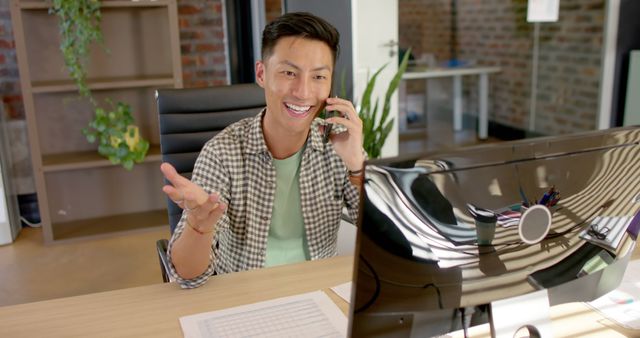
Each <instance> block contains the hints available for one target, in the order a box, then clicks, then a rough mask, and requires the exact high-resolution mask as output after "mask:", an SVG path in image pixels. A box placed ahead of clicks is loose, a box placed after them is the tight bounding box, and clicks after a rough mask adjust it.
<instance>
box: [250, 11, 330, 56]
mask: <svg viewBox="0 0 640 338" xmlns="http://www.w3.org/2000/svg"><path fill="white" fill-rule="evenodd" d="M287 36H298V37H301V38H305V39H312V40H319V41H322V42H324V43H326V44H327V46H329V48H330V49H331V53H332V54H333V63H334V64H335V62H336V58H337V57H338V43H339V42H340V33H338V30H337V29H336V28H335V27H333V26H332V25H331V24H330V23H328V22H327V21H325V20H324V19H322V18H319V17H317V16H315V15H313V14H311V13H305V12H297V13H287V14H284V15H282V16H281V17H279V18H277V19H275V20H274V21H272V22H271V23H269V24H268V25H267V26H266V27H265V28H264V31H263V32H262V60H263V61H265V60H266V59H267V58H268V57H269V56H271V54H272V53H273V48H274V47H275V46H276V43H278V40H280V38H284V37H287Z"/></svg>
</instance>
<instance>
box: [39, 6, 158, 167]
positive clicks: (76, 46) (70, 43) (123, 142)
mask: <svg viewBox="0 0 640 338" xmlns="http://www.w3.org/2000/svg"><path fill="white" fill-rule="evenodd" d="M49 12H50V13H51V14H55V15H56V16H57V17H58V25H59V29H60V51H61V52H62V56H63V59H64V63H65V66H66V67H67V70H68V71H69V75H70V76H71V77H72V78H73V80H74V81H75V83H76V86H77V87H78V92H79V93H80V95H81V96H83V97H86V98H87V99H88V100H89V102H91V104H92V106H93V107H94V110H95V116H94V118H93V120H92V121H91V122H90V123H89V125H88V127H87V128H85V129H83V131H82V132H83V134H84V135H85V136H86V137H87V140H88V141H89V142H91V143H93V142H95V141H96V140H98V141H99V144H98V153H99V154H101V155H102V156H104V157H106V158H108V159H109V160H110V161H111V162H112V163H114V164H122V166H123V167H124V168H126V169H128V170H131V169H132V168H133V165H134V163H140V162H142V161H143V160H144V157H145V156H146V154H147V151H148V150H149V142H148V141H146V140H145V139H143V138H142V137H140V132H139V129H138V127H137V126H136V125H135V123H134V119H133V116H132V115H131V108H130V106H129V105H128V104H126V103H122V102H118V103H117V104H113V102H111V100H109V99H107V100H105V102H106V103H107V105H108V109H105V108H103V107H101V106H100V105H99V104H98V102H97V101H96V100H95V99H94V98H93V96H92V94H91V90H90V89H89V86H88V85H87V71H86V62H87V58H88V54H89V50H90V45H91V44H92V43H93V42H98V43H102V31H101V30H100V20H101V14H100V1H99V0H74V1H71V0H53V2H52V7H51V9H50V11H49Z"/></svg>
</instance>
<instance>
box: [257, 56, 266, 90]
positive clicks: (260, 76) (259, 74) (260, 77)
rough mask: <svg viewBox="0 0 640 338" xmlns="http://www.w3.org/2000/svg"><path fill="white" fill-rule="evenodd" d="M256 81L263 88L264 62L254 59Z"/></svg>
mask: <svg viewBox="0 0 640 338" xmlns="http://www.w3.org/2000/svg"><path fill="white" fill-rule="evenodd" d="M256 82H257V83H258V85H259V86H260V87H262V88H264V62H262V61H256Z"/></svg>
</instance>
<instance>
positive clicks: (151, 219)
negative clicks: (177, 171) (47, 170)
mask: <svg viewBox="0 0 640 338" xmlns="http://www.w3.org/2000/svg"><path fill="white" fill-rule="evenodd" d="M168 224H169V221H168V216H167V210H166V209H162V210H151V211H144V212H136V213H129V214H120V215H113V216H106V217H96V218H91V219H83V220H78V221H71V222H65V223H55V224H54V225H53V240H54V241H55V242H60V241H71V240H74V239H87V238H97V237H105V236H113V235H120V234H123V233H131V232H141V231H149V230H157V229H162V228H165V229H167V236H168V235H169V225H168ZM158 239H159V238H158Z"/></svg>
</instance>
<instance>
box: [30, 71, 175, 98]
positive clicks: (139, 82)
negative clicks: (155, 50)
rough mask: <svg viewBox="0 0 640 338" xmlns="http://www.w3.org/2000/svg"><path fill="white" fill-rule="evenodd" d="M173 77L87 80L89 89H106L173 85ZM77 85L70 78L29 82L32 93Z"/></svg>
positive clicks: (70, 88) (55, 91) (67, 90)
mask: <svg viewBox="0 0 640 338" xmlns="http://www.w3.org/2000/svg"><path fill="white" fill-rule="evenodd" d="M173 84H174V79H173V77H172V76H171V75H163V76H149V77H117V78H106V79H90V80H89V81H88V85H89V89H91V90H108V89H123V88H146V87H167V86H173ZM77 90H78V87H77V86H76V84H75V82H73V81H71V80H61V81H38V82H33V83H32V84H31V91H32V92H33V93H34V94H45V93H63V92H74V91H77Z"/></svg>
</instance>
